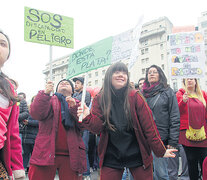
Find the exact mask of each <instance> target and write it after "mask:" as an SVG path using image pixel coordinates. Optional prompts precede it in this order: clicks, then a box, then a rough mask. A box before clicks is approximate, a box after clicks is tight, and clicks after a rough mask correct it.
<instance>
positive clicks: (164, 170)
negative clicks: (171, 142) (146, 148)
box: [152, 153, 169, 180]
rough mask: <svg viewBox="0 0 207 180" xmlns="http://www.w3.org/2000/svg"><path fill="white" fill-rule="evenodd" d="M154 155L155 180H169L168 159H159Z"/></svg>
mask: <svg viewBox="0 0 207 180" xmlns="http://www.w3.org/2000/svg"><path fill="white" fill-rule="evenodd" d="M152 155H153V169H154V172H153V179H154V180H169V175H168V158H158V157H157V156H155V154H154V153H152Z"/></svg>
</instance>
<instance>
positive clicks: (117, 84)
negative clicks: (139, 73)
mask: <svg viewBox="0 0 207 180" xmlns="http://www.w3.org/2000/svg"><path fill="white" fill-rule="evenodd" d="M127 78H128V76H127V73H126V72H123V71H115V72H114V73H113V75H112V86H113V87H114V88H115V89H121V88H123V87H124V86H126V84H127Z"/></svg>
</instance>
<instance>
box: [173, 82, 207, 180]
mask: <svg viewBox="0 0 207 180" xmlns="http://www.w3.org/2000/svg"><path fill="white" fill-rule="evenodd" d="M176 96H177V99H178V105H179V109H180V136H179V143H180V144H182V145H183V147H184V150H185V153H186V157H187V162H188V171H189V176H190V179H191V180H194V179H196V180H198V179H199V168H198V163H199V164H200V167H201V169H202V163H203V161H204V159H205V157H206V156H207V139H206V133H207V125H206V120H207V110H206V102H207V94H206V92H204V91H202V90H201V89H200V86H199V82H198V80H197V79H195V78H187V79H184V80H183V88H181V89H179V91H178V92H177V94H176Z"/></svg>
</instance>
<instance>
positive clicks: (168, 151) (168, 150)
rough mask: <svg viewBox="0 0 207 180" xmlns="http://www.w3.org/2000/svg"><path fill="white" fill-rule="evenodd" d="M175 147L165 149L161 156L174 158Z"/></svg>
mask: <svg viewBox="0 0 207 180" xmlns="http://www.w3.org/2000/svg"><path fill="white" fill-rule="evenodd" d="M177 151H178V150H177V149H167V150H166V151H165V154H164V156H163V157H166V158H167V157H171V158H174V157H175V156H176V155H175V154H174V153H173V152H177Z"/></svg>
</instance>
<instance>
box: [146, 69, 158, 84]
mask: <svg viewBox="0 0 207 180" xmlns="http://www.w3.org/2000/svg"><path fill="white" fill-rule="evenodd" d="M147 78H148V81H149V83H150V84H153V83H156V82H158V81H159V73H158V71H157V69H156V68H154V67H152V68H150V69H149V71H148V74H147Z"/></svg>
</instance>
